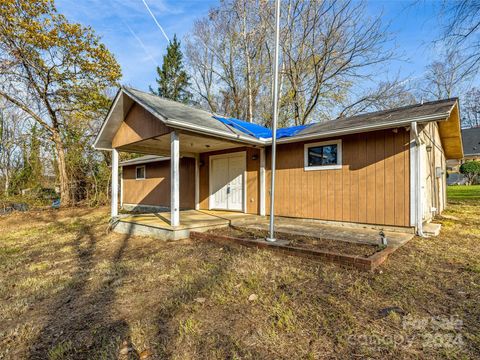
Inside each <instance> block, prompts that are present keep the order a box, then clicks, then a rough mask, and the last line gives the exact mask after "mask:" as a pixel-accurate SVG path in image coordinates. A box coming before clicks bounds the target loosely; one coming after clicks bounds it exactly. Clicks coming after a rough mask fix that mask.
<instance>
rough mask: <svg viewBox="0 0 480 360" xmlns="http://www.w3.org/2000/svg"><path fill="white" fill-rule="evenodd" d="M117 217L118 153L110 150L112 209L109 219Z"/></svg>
mask: <svg viewBox="0 0 480 360" xmlns="http://www.w3.org/2000/svg"><path fill="white" fill-rule="evenodd" d="M117 216H118V151H117V150H116V149H112V209H111V217H112V218H114V217H117Z"/></svg>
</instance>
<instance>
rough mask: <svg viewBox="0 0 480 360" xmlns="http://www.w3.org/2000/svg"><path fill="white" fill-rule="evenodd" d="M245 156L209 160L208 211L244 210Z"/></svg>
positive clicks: (229, 155) (219, 157)
mask: <svg viewBox="0 0 480 360" xmlns="http://www.w3.org/2000/svg"><path fill="white" fill-rule="evenodd" d="M245 163H246V159H245V154H243V153H242V154H226V155H218V156H215V157H212V158H211V162H210V164H211V169H210V182H211V185H210V191H211V193H210V209H219V210H233V211H243V210H244V189H245V188H244V186H245V181H244V174H245V166H246V165H245Z"/></svg>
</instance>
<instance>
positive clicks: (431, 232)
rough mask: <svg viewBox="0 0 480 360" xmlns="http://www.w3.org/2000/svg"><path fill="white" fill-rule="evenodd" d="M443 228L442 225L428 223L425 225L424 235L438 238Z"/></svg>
mask: <svg viewBox="0 0 480 360" xmlns="http://www.w3.org/2000/svg"><path fill="white" fill-rule="evenodd" d="M441 228H442V225H441V224H435V223H427V224H424V225H423V234H424V235H426V236H438V234H440V229H441Z"/></svg>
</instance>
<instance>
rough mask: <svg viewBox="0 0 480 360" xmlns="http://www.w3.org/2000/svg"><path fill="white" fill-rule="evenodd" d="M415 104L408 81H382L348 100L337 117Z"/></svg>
mask: <svg viewBox="0 0 480 360" xmlns="http://www.w3.org/2000/svg"><path fill="white" fill-rule="evenodd" d="M414 103H416V98H415V96H414V95H413V93H412V91H411V89H410V86H409V81H408V80H399V79H394V80H391V81H382V82H380V83H379V84H378V86H375V87H373V88H372V89H369V90H365V91H362V94H361V95H360V96H358V97H357V98H354V99H352V100H349V102H348V103H347V105H345V106H344V107H343V109H342V110H341V111H340V113H339V115H338V117H339V118H340V117H347V116H352V115H357V114H360V113H364V112H367V111H380V110H387V109H393V108H396V107H401V106H406V105H411V104H414Z"/></svg>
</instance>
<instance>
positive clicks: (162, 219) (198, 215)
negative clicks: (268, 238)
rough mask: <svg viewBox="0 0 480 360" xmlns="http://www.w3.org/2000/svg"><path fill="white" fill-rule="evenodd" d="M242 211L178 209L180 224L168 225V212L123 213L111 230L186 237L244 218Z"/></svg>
mask: <svg viewBox="0 0 480 360" xmlns="http://www.w3.org/2000/svg"><path fill="white" fill-rule="evenodd" d="M246 216H251V215H246V214H243V213H231V212H228V211H218V212H217V211H209V212H204V211H197V210H183V211H180V225H179V226H175V227H173V226H171V225H170V212H158V213H150V214H133V215H123V216H121V217H120V218H119V219H118V221H117V222H116V223H115V224H114V226H113V230H114V231H115V232H118V233H122V234H132V235H141V236H151V237H154V238H157V239H160V240H178V239H186V238H188V237H189V235H190V231H191V230H195V231H198V232H203V231H207V230H210V229H214V228H219V227H225V226H228V225H229V224H230V222H231V220H232V219H240V218H244V217H246Z"/></svg>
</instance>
